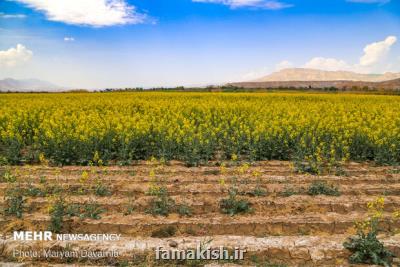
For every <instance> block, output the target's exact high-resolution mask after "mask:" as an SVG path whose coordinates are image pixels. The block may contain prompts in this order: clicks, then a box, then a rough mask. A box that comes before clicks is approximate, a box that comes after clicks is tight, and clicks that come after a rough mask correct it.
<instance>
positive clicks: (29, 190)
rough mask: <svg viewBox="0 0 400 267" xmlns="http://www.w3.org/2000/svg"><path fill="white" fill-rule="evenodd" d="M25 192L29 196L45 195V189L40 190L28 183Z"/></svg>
mask: <svg viewBox="0 0 400 267" xmlns="http://www.w3.org/2000/svg"><path fill="white" fill-rule="evenodd" d="M25 194H26V195H27V196H30V197H45V196H46V195H47V192H46V190H42V189H41V188H39V187H36V186H34V185H32V184H29V185H28V188H27V189H26V192H25Z"/></svg>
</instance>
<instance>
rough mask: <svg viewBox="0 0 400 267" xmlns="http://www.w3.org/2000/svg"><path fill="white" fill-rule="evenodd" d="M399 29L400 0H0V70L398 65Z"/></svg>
mask: <svg viewBox="0 0 400 267" xmlns="http://www.w3.org/2000/svg"><path fill="white" fill-rule="evenodd" d="M399 38H400V1H399V0H391V1H389V0H352V1H350V0H324V1H317V0H285V1H269V0H147V1H146V0H142V1H132V0H129V1H123V0H86V1H81V0H57V1H56V0H6V1H1V2H0V78H6V77H12V78H38V79H42V80H46V81H50V82H53V83H56V84H59V85H62V86H73V87H82V88H105V87H136V86H143V87H150V86H178V85H205V84H215V83H218V84H219V83H225V82H229V81H242V80H250V79H254V78H258V77H261V76H263V75H266V74H268V73H271V72H273V71H276V70H279V69H282V68H286V67H311V68H320V69H327V70H350V71H357V72H364V73H383V72H387V71H393V72H400V44H399V42H400V40H399Z"/></svg>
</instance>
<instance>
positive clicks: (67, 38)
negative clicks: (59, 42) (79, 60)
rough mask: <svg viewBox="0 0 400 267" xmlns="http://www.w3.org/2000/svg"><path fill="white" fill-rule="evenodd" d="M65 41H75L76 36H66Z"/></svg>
mask: <svg viewBox="0 0 400 267" xmlns="http://www.w3.org/2000/svg"><path fill="white" fill-rule="evenodd" d="M64 41H65V42H74V41H75V38H74V37H64Z"/></svg>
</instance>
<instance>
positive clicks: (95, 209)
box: [79, 202, 104, 220]
mask: <svg viewBox="0 0 400 267" xmlns="http://www.w3.org/2000/svg"><path fill="white" fill-rule="evenodd" d="M103 212H104V210H103V209H102V208H101V207H100V205H99V204H97V203H94V202H89V203H85V204H83V205H82V206H81V213H80V216H79V217H80V218H81V219H85V218H89V219H95V220H99V219H101V216H100V215H101V214H102V213H103Z"/></svg>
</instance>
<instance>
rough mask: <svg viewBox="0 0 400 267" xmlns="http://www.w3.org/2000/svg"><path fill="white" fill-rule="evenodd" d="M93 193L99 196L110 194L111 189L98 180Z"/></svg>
mask: <svg viewBox="0 0 400 267" xmlns="http://www.w3.org/2000/svg"><path fill="white" fill-rule="evenodd" d="M94 192H95V194H96V195H97V196H100V197H106V196H111V195H112V192H111V190H110V189H109V188H108V187H107V186H105V185H104V184H103V183H101V182H99V183H98V184H97V185H96V187H95V191H94Z"/></svg>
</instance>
